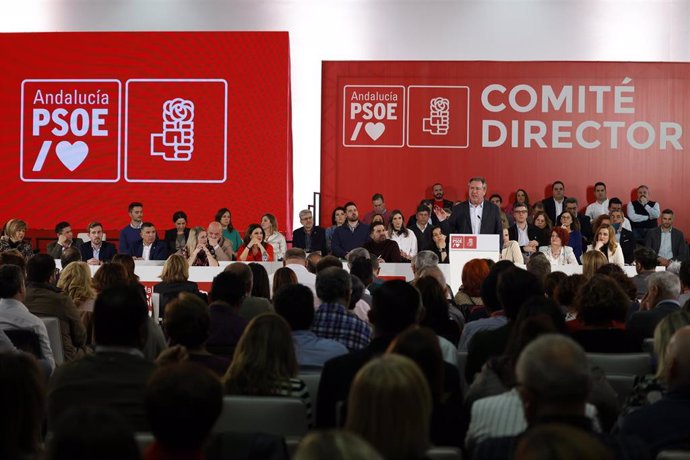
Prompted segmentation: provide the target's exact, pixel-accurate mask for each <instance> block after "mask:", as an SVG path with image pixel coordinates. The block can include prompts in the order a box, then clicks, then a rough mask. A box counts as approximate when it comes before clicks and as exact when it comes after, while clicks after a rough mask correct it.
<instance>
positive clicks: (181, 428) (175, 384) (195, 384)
mask: <svg viewBox="0 0 690 460" xmlns="http://www.w3.org/2000/svg"><path fill="white" fill-rule="evenodd" d="M145 403H146V415H147V416H148V420H149V423H150V424H151V431H152V432H153V435H154V436H155V437H156V441H157V442H159V443H160V444H161V445H162V446H163V447H165V448H167V449H170V450H173V451H188V452H189V451H194V450H199V449H201V448H202V446H203V444H204V441H205V440H206V438H207V436H208V434H209V433H210V431H211V428H212V427H213V425H214V424H215V422H216V419H217V418H218V416H219V415H220V412H221V409H222V407H223V386H222V385H221V383H220V380H218V378H217V377H216V376H215V375H213V374H212V373H211V372H210V371H209V370H207V369H204V368H202V367H201V366H199V365H196V364H193V363H182V364H174V365H169V366H164V367H160V368H159V369H158V370H157V371H156V372H154V374H153V376H152V377H151V380H149V383H148V385H147V386H146V393H145Z"/></svg>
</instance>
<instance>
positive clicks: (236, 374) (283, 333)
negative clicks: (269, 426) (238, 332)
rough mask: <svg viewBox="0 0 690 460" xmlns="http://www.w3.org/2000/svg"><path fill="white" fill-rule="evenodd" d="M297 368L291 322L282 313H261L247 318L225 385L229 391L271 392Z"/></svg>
mask: <svg viewBox="0 0 690 460" xmlns="http://www.w3.org/2000/svg"><path fill="white" fill-rule="evenodd" d="M297 372H298V366H297V358H296V357H295V348H294V345H293V343H292V335H291V334H290V326H289V325H288V323H287V321H285V319H283V317H282V316H278V315H276V314H275V313H264V314H261V315H259V316H257V317H255V318H254V319H252V320H251V321H250V322H249V324H248V325H247V328H246V329H245V330H244V333H243V334H242V337H241V338H240V341H239V342H238V343H237V348H235V354H234V355H233V357H232V364H230V367H229V368H228V371H227V372H226V374H225V377H224V380H225V389H226V391H227V392H228V393H229V394H245V395H257V396H270V395H272V394H275V393H276V392H277V391H279V390H280V389H281V385H282V384H284V383H286V382H288V381H289V380H290V379H291V378H294V377H297Z"/></svg>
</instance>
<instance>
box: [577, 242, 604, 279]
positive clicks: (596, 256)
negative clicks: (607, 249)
mask: <svg viewBox="0 0 690 460" xmlns="http://www.w3.org/2000/svg"><path fill="white" fill-rule="evenodd" d="M607 263H609V261H608V259H607V258H606V256H605V255H604V253H603V252H601V251H599V250H597V249H591V250H589V251H587V252H585V253H584V254H582V276H584V277H585V279H590V278H591V277H592V276H594V274H595V273H596V272H597V270H599V267H601V266H604V265H606V264H607Z"/></svg>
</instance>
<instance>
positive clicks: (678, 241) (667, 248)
mask: <svg viewBox="0 0 690 460" xmlns="http://www.w3.org/2000/svg"><path fill="white" fill-rule="evenodd" d="M673 217H674V216H673V211H671V210H670V209H664V211H663V212H662V213H661V225H659V226H658V227H656V228H651V229H649V231H648V232H647V236H646V238H645V243H644V245H645V246H647V247H648V248H651V249H653V250H654V252H656V253H657V255H658V259H657V260H658V262H659V265H663V266H664V267H666V266H667V265H668V264H669V263H671V261H673V260H680V261H681V262H682V261H684V260H686V259H687V258H688V243H687V242H686V241H685V236H684V235H683V232H681V231H680V230H678V229H677V228H675V227H674V226H673Z"/></svg>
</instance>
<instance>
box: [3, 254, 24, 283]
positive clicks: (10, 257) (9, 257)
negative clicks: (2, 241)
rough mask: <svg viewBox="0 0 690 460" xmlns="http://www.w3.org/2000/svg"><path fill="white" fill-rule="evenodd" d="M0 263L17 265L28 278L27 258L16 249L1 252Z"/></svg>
mask: <svg viewBox="0 0 690 460" xmlns="http://www.w3.org/2000/svg"><path fill="white" fill-rule="evenodd" d="M0 265H16V266H17V267H19V268H20V269H21V271H22V274H23V275H24V277H25V278H26V259H25V258H24V256H23V255H22V253H21V252H19V251H17V250H16V249H10V250H8V251H5V252H0Z"/></svg>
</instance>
